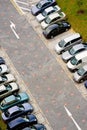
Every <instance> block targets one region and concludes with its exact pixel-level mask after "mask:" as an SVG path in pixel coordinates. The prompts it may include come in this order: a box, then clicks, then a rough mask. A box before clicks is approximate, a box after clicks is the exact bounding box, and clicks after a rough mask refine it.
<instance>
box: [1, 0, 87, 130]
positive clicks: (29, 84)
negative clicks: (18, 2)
mask: <svg viewBox="0 0 87 130" xmlns="http://www.w3.org/2000/svg"><path fill="white" fill-rule="evenodd" d="M0 5H1V6H0V16H1V20H0V45H1V47H2V48H4V50H5V52H4V51H3V54H5V53H6V55H8V57H9V58H6V60H7V63H9V62H12V64H13V65H11V67H12V68H14V69H13V70H15V71H17V73H15V76H17V77H21V79H22V80H23V82H24V87H21V90H22V91H26V92H27V93H28V94H30V92H31V94H32V96H33V97H34V100H35V101H36V102H37V103H38V105H39V106H38V105H37V106H38V107H40V109H41V111H42V113H43V117H44V116H45V117H44V118H45V119H47V120H46V121H47V122H48V124H49V127H50V128H48V129H49V130H51V129H53V130H77V129H78V126H79V127H80V128H81V129H78V130H87V123H86V122H87V112H86V108H87V101H86V98H87V92H86V89H85V88H84V86H83V84H81V85H78V84H75V83H74V81H73V80H72V78H71V73H70V72H69V71H68V70H67V69H66V65H65V63H63V62H62V61H61V59H60V56H58V57H56V54H55V52H54V51H53V47H54V45H53V44H54V43H56V42H57V41H58V40H59V37H60V36H62V35H60V36H58V40H57V38H55V39H54V40H53V39H52V40H50V41H47V40H45V38H44V37H43V36H42V33H41V31H40V28H39V27H38V26H39V25H38V23H37V22H36V21H35V18H34V17H33V16H32V15H31V13H30V12H29V14H28V13H26V16H25V15H20V14H19V13H18V10H19V9H18V10H16V9H15V8H14V6H13V5H12V3H11V2H10V1H8V0H5V1H4V2H3V0H1V1H0ZM16 8H17V7H16ZM19 12H20V11H19ZM11 21H12V22H13V23H14V24H15V26H16V28H15V31H16V32H17V34H18V36H19V39H17V38H16V36H15V35H14V33H13V32H12V30H11V28H10V25H11ZM34 24H35V25H36V24H37V25H36V26H37V27H36V26H34ZM1 51H2V50H1ZM3 54H2V55H3ZM6 57H7V56H6ZM9 66H10V65H9ZM15 71H14V72H15ZM16 74H18V75H16ZM20 84H22V83H21V81H20ZM78 88H81V89H78ZM80 90H81V91H80ZM28 91H29V92H28ZM64 106H66V108H67V109H68V110H69V111H70V112H71V113H72V117H73V118H74V119H75V121H76V122H77V124H78V126H77V125H76V124H74V123H73V120H72V118H71V117H70V118H69V116H68V115H67V113H66V110H65V107H64ZM36 109H37V108H36ZM41 119H42V117H41ZM44 122H45V121H44Z"/></svg>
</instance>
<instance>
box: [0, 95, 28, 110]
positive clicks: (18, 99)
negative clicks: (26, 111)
mask: <svg viewBox="0 0 87 130" xmlns="http://www.w3.org/2000/svg"><path fill="white" fill-rule="evenodd" d="M28 100H29V96H28V95H27V93H25V92H22V93H19V94H16V95H14V94H13V95H10V96H8V97H6V98H4V99H3V100H2V101H1V103H0V109H1V110H2V111H5V110H6V109H8V108H10V107H12V106H15V105H17V104H20V103H24V102H27V101H28Z"/></svg>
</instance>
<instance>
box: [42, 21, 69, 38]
mask: <svg viewBox="0 0 87 130" xmlns="http://www.w3.org/2000/svg"><path fill="white" fill-rule="evenodd" d="M70 28H71V25H70V24H69V23H68V22H66V21H62V22H58V23H56V24H52V25H50V26H49V27H48V28H46V29H45V30H44V31H43V35H44V36H45V37H46V38H47V39H49V38H53V37H54V36H56V35H58V34H61V33H63V32H65V31H68V30H69V29H70Z"/></svg>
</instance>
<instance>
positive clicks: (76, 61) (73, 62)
mask: <svg viewBox="0 0 87 130" xmlns="http://www.w3.org/2000/svg"><path fill="white" fill-rule="evenodd" d="M85 64H87V50H84V51H82V52H80V53H78V54H76V55H75V56H74V57H72V58H71V59H70V60H69V61H68V62H67V67H68V69H69V70H70V71H72V72H73V71H76V70H77V69H79V68H80V67H81V66H83V65H85Z"/></svg>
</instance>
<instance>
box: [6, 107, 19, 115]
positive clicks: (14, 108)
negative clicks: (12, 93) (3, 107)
mask: <svg viewBox="0 0 87 130" xmlns="http://www.w3.org/2000/svg"><path fill="white" fill-rule="evenodd" d="M19 110H20V109H19V107H17V106H14V107H11V108H9V109H8V112H9V113H10V114H12V113H14V112H16V111H19Z"/></svg>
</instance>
